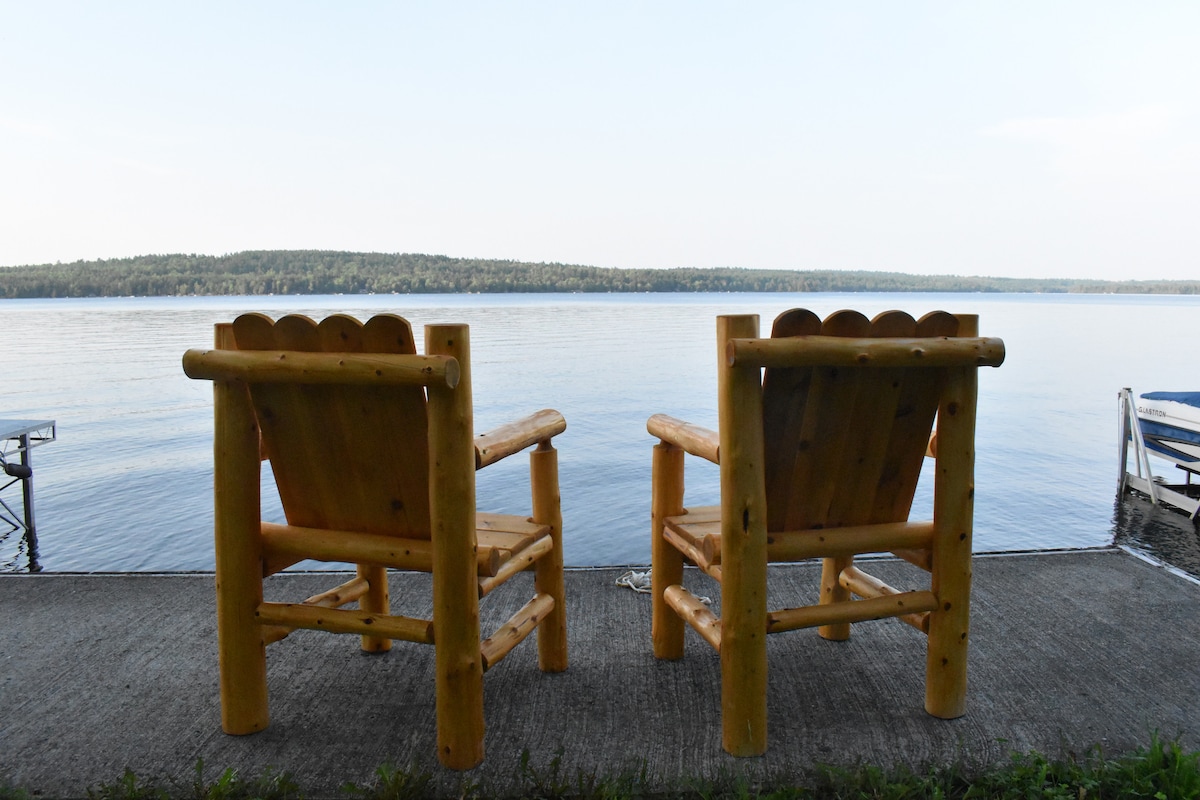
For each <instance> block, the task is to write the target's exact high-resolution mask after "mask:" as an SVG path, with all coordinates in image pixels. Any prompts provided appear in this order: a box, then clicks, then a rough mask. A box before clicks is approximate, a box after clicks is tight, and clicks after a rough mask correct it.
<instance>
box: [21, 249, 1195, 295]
mask: <svg viewBox="0 0 1200 800" xmlns="http://www.w3.org/2000/svg"><path fill="white" fill-rule="evenodd" d="M498 292H517V293H533V292H1039V293H1084V294H1103V293H1119V294H1200V281H1098V280H1071V279H1055V278H1040V279H1024V278H988V277H963V276H957V275H953V276H951V275H907V274H903V273H898V272H871V271H842V270H768V269H740V268H734V267H717V268H708V269H698V268H678V269H618V268H609V267H588V266H578V265H572V264H547V263H529V262H521V261H502V260H490V259H473V258H449V257H447V256H434V255H421V254H415V253H347V252H337V251H328V250H252V251H246V252H241V253H231V254H228V255H223V256H205V255H195V254H192V255H179V254H177V255H146V256H137V257H134V258H121V259H107V260H98V261H76V262H74V263H70V264H40V265H34V266H22V267H4V268H0V298H3V299H15V298H40V297H129V296H135V297H145V296H187V295H266V294H452V293H498Z"/></svg>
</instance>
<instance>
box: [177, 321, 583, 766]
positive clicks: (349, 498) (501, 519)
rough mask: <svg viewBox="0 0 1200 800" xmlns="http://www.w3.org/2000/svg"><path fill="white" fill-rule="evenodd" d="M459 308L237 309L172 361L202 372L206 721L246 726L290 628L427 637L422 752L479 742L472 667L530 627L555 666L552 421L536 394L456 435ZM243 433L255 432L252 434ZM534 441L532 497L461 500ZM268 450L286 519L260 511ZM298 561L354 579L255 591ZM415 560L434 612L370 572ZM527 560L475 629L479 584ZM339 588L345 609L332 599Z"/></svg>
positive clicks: (463, 759)
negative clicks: (522, 597)
mask: <svg viewBox="0 0 1200 800" xmlns="http://www.w3.org/2000/svg"><path fill="white" fill-rule="evenodd" d="M468 333H469V332H468V328H467V326H466V325H427V326H426V327H425V352H426V354H425V355H423V356H422V355H417V350H416V345H415V343H414V340H413V334H412V328H411V327H410V325H409V323H408V322H407V321H406V320H404V319H403V318H401V317H398V316H392V315H383V316H377V317H373V318H372V319H370V320H369V321H367V322H366V323H365V324H362V323H360V322H359V321H358V320H356V319H354V318H353V317H348V316H342V315H338V316H331V317H328V318H326V319H324V320H322V321H321V323H320V324H316V323H315V322H313V320H311V319H309V318H307V317H304V316H298V315H293V316H286V317H283V318H282V319H280V320H279V321H278V322H274V323H273V322H272V321H271V319H270V318H269V317H266V316H263V315H261V314H245V315H243V316H240V317H238V318H237V319H236V320H235V321H234V322H233V323H232V324H228V323H225V324H219V325H217V327H216V349H213V350H203V351H201V350H189V351H188V352H187V353H186V354H185V355H184V357H183V365H184V371H185V372H186V373H187V375H188V376H189V377H191V378H198V379H205V380H211V381H213V387H214V395H215V412H216V413H215V416H216V423H215V453H214V455H215V505H216V515H215V522H216V525H215V527H216V576H217V580H216V582H217V627H218V649H219V654H220V682H221V719H222V727H223V728H224V729H225V731H226V732H228V733H232V734H247V733H253V732H255V731H259V730H262V729H263V728H265V727H266V726H267V724H268V721H269V715H268V710H267V681H266V658H265V646H266V645H267V644H268V643H271V642H274V641H277V640H279V639H282V638H283V637H285V636H287V635H288V633H289V632H291V631H292V630H294V629H297V628H310V629H315V630H325V631H331V632H334V633H352V634H360V635H361V636H362V648H363V650H366V651H369V652H381V651H385V650H388V649H389V648H390V646H391V640H393V639H400V640H404V641H410V642H421V643H425V644H433V645H434V646H435V648H436V656H435V662H436V667H435V672H436V691H437V740H438V743H437V747H438V757H439V759H440V760H441V762H442V763H443V764H444V765H446V766H447V767H451V768H455V769H468V768H470V767H473V766H475V765H477V764H478V763H480V762H481V761H482V760H483V731H484V723H483V682H482V679H483V673H484V671H485V670H487V669H488V668H489V667H492V666H494V665H495V664H496V663H498V662H499V661H500V659H502V658H503V657H504V656H505V655H506V654H507V653H508V652H509V651H510V650H511V649H512V648H513V647H514V646H515V645H516V644H517V643H519V642H520V641H521V640H522V639H524V638H525V636H526V635H528V634H529V633H530V632H531V631H533V630H534V629H536V630H537V631H538V637H537V638H538V663H539V666H540V667H541V669H542V670H543V671H548V672H557V671H561V670H564V669H566V668H567V642H566V617H565V606H564V603H563V561H562V530H561V528H562V518H561V513H560V509H559V492H558V460H557V459H558V454H557V452H556V451H555V449H554V447H553V446H552V445H551V439H552V437H554V436H555V435H557V434H559V433H561V432H562V431H563V430H565V429H566V422H565V421H564V420H563V418H562V416H561V415H560V414H559V413H558V412H557V411H550V410H545V411H540V412H538V413H536V414H533V415H532V416H530V417H528V418H526V419H524V420H521V421H519V422H515V423H512V424H510V425H506V426H503V427H501V428H499V429H497V430H494V431H492V432H491V433H488V434H484V435H482V436H479V437H478V438H476V437H474V436H473V429H472V402H471V370H470V345H469V335H468ZM260 434H261V435H260ZM533 445H536V448H535V449H534V450H533V451H532V453H531V456H530V458H531V468H530V473H531V484H532V487H531V491H532V499H533V502H532V505H533V509H532V514H531V515H530V516H528V517H526V516H510V515H501V514H485V513H477V512H476V508H475V472H476V470H477V469H480V468H482V467H485V466H487V465H488V464H491V463H494V462H496V461H498V460H500V459H502V458H504V457H506V456H509V455H512V454H514V453H517V452H519V451H521V450H524V449H525V448H527V447H530V446H533ZM263 459H266V460H269V461H270V464H271V471H272V472H273V473H274V477H275V483H276V485H277V486H278V489H279V493H280V496H281V499H282V501H283V508H284V512H285V515H286V518H287V524H286V525H279V524H272V523H269V522H263V521H262V520H261V515H260V483H259V476H260V465H261V460H263ZM304 559H316V560H319V561H333V562H346V563H353V564H356V565H357V574H356V576H355V577H354V579H353V580H350V581H348V582H347V583H344V584H342V585H341V586H338V587H336V588H333V589H331V590H329V591H328V592H324V593H322V594H319V595H316V596H314V597H310V598H308V599H307V600H304V601H303V602H298V603H274V602H269V603H268V602H263V578H264V577H266V576H268V575H271V574H274V573H276V572H279V571H280V570H282V569H284V568H286V567H288V566H290V565H292V564H295V563H297V562H299V561H301V560H304ZM388 568H393V569H402V570H419V571H424V572H431V573H432V580H433V619H432V620H424V619H415V618H411V617H405V616H398V615H392V614H390V613H389V610H388V584H387V574H386V570H387V569H388ZM531 568H532V569H533V570H534V581H533V582H534V589H535V595H534V598H533V599H532V600H530V601H529V603H528V604H526V605H525V606H524V607H523V608H521V609H520V610H519V611H518V612H517V613H516V614H515V615H514V616H513V617H512V619H510V620H509V621H508V622H506V623H505V624H504V625H502V626H501V627H500V628H499V630H497V631H496V633H495V634H493V635H492V636H491V637H490V638H488V639H486V640H484V641H483V642H482V643H481V642H480V638H479V601H480V598H482V597H483V596H485V595H486V594H488V592H490V591H492V590H493V589H495V588H496V587H497V586H499V585H500V584H502V583H504V582H505V581H506V580H508V579H509V578H511V577H513V576H514V575H516V574H517V573H519V572H522V571H524V570H527V569H531ZM356 601H357V608H341V607H342V606H345V605H348V604H351V603H354V602H356Z"/></svg>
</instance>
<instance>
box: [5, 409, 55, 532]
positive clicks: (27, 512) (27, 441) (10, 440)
mask: <svg viewBox="0 0 1200 800" xmlns="http://www.w3.org/2000/svg"><path fill="white" fill-rule="evenodd" d="M57 435H58V430H57V425H56V423H55V421H54V420H52V419H51V420H36V419H0V472H2V473H3V474H2V475H0V481H3V482H2V483H0V538H4V537H6V536H8V534H11V533H14V532H16V531H23V532H24V533H23V536H24V538H25V541H26V543H27V545H28V547H29V552H30V554H32V553H34V552H35V551H36V549H37V526H36V524H35V521H34V514H33V462H32V461H31V459H30V455H29V451H30V450H32V449H33V448H35V447H38V446H39V445H43V444H47V443H49V442H53V441H54V440H55V439H56V438H57ZM17 483H19V484H21V496H22V497H21V499H22V511H23V513H22V514H18V513H17V512H16V511H15V510H14V509H13V507H12V506H11V505H9V504H8V502H6V501H5V499H4V492H5V490H6V489H8V488H9V487H11V486H13V485H14V484H17ZM4 525H7V526H8V530H7V531H5V530H3V528H2V526H4Z"/></svg>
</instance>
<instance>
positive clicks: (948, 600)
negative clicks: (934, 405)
mask: <svg viewBox="0 0 1200 800" xmlns="http://www.w3.org/2000/svg"><path fill="white" fill-rule="evenodd" d="M977 391H978V389H977V378H976V372H975V369H974V368H973V367H971V368H963V369H960V370H957V371H955V372H953V373H951V375H950V376H949V378H948V380H947V383H946V388H945V390H944V393H943V396H942V400H941V403H940V405H939V406H938V422H937V428H938V439H937V466H936V469H935V473H934V495H933V522H934V532H933V572H932V576H931V577H932V588H933V593H934V594H936V595H937V597H938V600H939V601H940V604H939V606H938V608H937V609H936V610H935V611H933V612H931V613H930V615H929V650H928V652H927V654H926V660H925V710H926V711H928V712H929V713H930V714H932V715H933V716H935V717H942V718H943V719H953V718H955V717H961V716H962V715H963V714H964V713H966V710H967V646H968V643H969V637H968V634H969V627H970V616H971V530H972V524H973V517H974V496H975V402H976V394H977Z"/></svg>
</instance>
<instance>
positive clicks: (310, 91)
mask: <svg viewBox="0 0 1200 800" xmlns="http://www.w3.org/2000/svg"><path fill="white" fill-rule="evenodd" d="M257 249H327V250H350V251H378V252H408V253H429V254H440V255H448V256H455V257H469V258H498V259H514V260H520V261H534V262H560V263H568V264H587V265H593V266H601V267H653V268H668V267H726V266H729V267H746V268H767V269H801V270H808V269H839V270H884V271H894V272H907V273H915V274H930V275H934V274H943V275H986V276H1001V277H1055V278H1100V279H1111V280H1124V279H1138V280H1147V279H1196V278H1200V3H1197V2H1194V0H1186V2H1171V1H1170V0H1165V1H1163V2H1107V1H1106V0H1069V1H1067V0H1064V1H1063V2H1053V1H1043V0H1038V1H1037V2H1027V1H1022V0H1005V1H1004V2H993V1H989V0H980V1H978V2H922V1H921V0H905V1H904V2H893V1H891V0H889V1H888V2H883V1H882V0H861V1H860V2H853V3H831V2H824V3H817V2H743V3H733V2H726V3H716V2H705V1H704V0H695V1H694V2H624V1H623V0H605V2H592V3H582V2H576V3H572V2H562V1H561V0H559V1H557V2H521V1H520V0H516V1H515V2H506V3H496V2H490V3H482V2H481V3H461V2H427V3H407V2H388V3H383V2H368V1H364V2H353V3H333V2H326V3H316V2H302V1H301V2H276V1H273V0H264V1H263V2H205V3H186V4H185V3H164V2H161V1H160V0H155V2H145V3H134V2H125V1H124V0H112V1H111V2H105V3H94V2H79V3H69V2H54V0H48V2H28V0H0V266H14V265H23V264H41V263H53V262H57V261H62V262H70V261H75V260H79V259H85V260H91V259H98V258H122V257H127V256H134V255H142V254H148V253H204V254H214V255H219V254H223V253H232V252H237V251H240V250H257Z"/></svg>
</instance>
